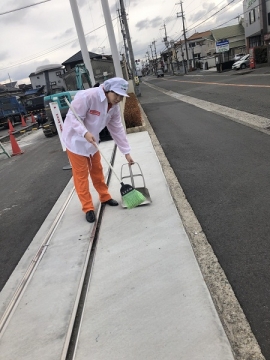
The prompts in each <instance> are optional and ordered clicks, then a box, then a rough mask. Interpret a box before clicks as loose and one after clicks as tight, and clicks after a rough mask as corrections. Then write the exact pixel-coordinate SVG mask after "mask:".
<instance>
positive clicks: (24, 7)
mask: <svg viewBox="0 0 270 360" xmlns="http://www.w3.org/2000/svg"><path fill="white" fill-rule="evenodd" d="M48 1H51V0H44V1H40V2H39V3H36V4H31V5H26V6H23V7H21V8H18V9H14V10H10V11H6V12H3V13H0V15H5V14H10V13H12V12H15V11H19V10H23V9H26V8H29V7H31V6H36V5H39V4H42V3H45V2H48Z"/></svg>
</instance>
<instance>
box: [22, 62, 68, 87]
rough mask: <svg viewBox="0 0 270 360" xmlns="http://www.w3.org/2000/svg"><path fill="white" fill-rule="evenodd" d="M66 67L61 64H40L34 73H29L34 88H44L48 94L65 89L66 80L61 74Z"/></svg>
mask: <svg viewBox="0 0 270 360" xmlns="http://www.w3.org/2000/svg"><path fill="white" fill-rule="evenodd" d="M64 73H65V68H64V67H63V66H62V65H61V64H49V65H43V66H39V67H38V68H37V69H36V71H35V72H34V73H31V74H30V75H29V78H30V82H31V84H32V88H33V89H39V88H42V87H43V88H44V92H45V93H46V94H49V93H51V92H52V91H56V90H59V91H63V90H65V82H64V80H63V79H62V78H61V76H62V75H63V74H64Z"/></svg>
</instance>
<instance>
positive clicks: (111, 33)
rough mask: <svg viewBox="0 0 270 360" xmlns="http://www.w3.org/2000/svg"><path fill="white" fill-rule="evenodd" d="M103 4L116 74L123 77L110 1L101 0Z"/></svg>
mask: <svg viewBox="0 0 270 360" xmlns="http://www.w3.org/2000/svg"><path fill="white" fill-rule="evenodd" d="M101 4H102V9H103V15H104V18H105V23H106V28H107V33H108V37H109V42H110V46H111V52H112V57H113V64H114V69H115V74H116V76H118V77H123V72H122V67H121V64H120V59H119V55H118V49H117V44H116V40H115V35H114V30H113V24H112V18H111V13H110V8H109V3H108V0H101Z"/></svg>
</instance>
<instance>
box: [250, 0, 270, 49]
mask: <svg viewBox="0 0 270 360" xmlns="http://www.w3.org/2000/svg"><path fill="white" fill-rule="evenodd" d="M243 9H244V15H245V36H246V39H247V48H248V49H250V48H255V47H259V46H263V45H270V0H244V1H243Z"/></svg>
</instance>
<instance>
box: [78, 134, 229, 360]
mask: <svg viewBox="0 0 270 360" xmlns="http://www.w3.org/2000/svg"><path fill="white" fill-rule="evenodd" d="M128 138H129V141H130V143H131V146H132V148H133V149H134V150H133V151H132V156H133V158H134V160H135V161H137V162H138V163H139V164H140V165H141V167H142V171H143V174H144V176H145V180H146V185H147V187H148V189H149V192H150V196H151V198H152V200H153V202H152V204H151V205H146V206H144V207H137V208H135V209H132V210H126V209H123V208H121V207H118V208H109V207H107V208H106V209H105V212H104V215H103V221H102V226H101V230H100V236H99V240H98V245H97V252H96V255H95V261H94V267H93V270H92V274H91V283H90V287H89V293H88V295H87V301H86V306H85V309H84V315H83V322H82V325H81V329H80V336H79V341H78V345H77V351H76V355H75V359H76V360H86V359H89V356H90V355H91V359H94V360H105V359H110V360H114V359H115V360H116V359H117V360H122V359H123V360H133V359H134V360H135V359H136V360H138V359H147V360H152V359H153V360H159V359H160V360H161V359H162V360H164V359H179V358H181V359H183V360H185V359H187V360H190V359H192V360H202V359H207V360H216V359H219V360H231V359H233V358H234V357H233V354H232V351H231V347H230V344H229V342H228V339H227V337H226V335H225V332H224V330H223V328H222V325H221V322H220V319H219V317H218V314H217V312H216V310H215V307H214V305H213V302H212V299H211V297H210V294H209V292H208V289H207V287H206V285H205V283H204V280H203V277H202V275H201V272H200V269H199V267H198V264H197V261H196V259H195V256H194V253H193V250H192V247H191V245H190V242H189V239H188V237H187V235H186V232H185V230H184V227H183V224H182V222H181V219H180V218H179V215H178V213H177V211H176V208H175V205H174V202H173V200H172V198H171V195H170V193H169V189H168V185H167V182H166V179H165V177H164V175H163V172H162V169H161V166H160V164H159V161H158V159H157V156H156V153H155V151H154V149H153V146H152V144H151V140H150V138H149V135H148V133H147V132H141V133H136V134H130V135H128ZM124 162H125V159H124V157H123V155H121V154H119V152H118V153H117V157H116V164H115V170H116V172H117V173H120V168H121V165H122V164H123V163H124ZM110 188H111V189H112V190H114V191H113V192H116V191H117V189H119V183H118V181H117V180H116V179H115V177H112V179H111V184H110Z"/></svg>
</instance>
